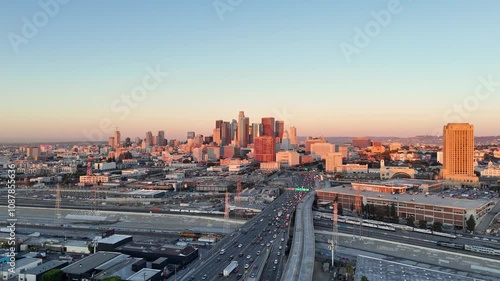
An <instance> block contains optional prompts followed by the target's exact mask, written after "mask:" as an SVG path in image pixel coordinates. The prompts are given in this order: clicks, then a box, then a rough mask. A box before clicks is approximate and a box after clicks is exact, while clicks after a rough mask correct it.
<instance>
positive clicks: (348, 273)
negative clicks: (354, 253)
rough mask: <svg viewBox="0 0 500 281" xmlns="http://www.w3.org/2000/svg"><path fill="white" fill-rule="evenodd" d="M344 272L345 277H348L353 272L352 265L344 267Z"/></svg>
mask: <svg viewBox="0 0 500 281" xmlns="http://www.w3.org/2000/svg"><path fill="white" fill-rule="evenodd" d="M345 272H346V274H347V278H348V279H349V277H351V276H352V275H353V274H354V269H353V268H352V266H350V265H348V266H346V267H345Z"/></svg>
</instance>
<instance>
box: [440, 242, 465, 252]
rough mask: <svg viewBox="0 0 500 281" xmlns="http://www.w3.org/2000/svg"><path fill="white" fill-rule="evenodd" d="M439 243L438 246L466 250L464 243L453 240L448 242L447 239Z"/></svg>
mask: <svg viewBox="0 0 500 281" xmlns="http://www.w3.org/2000/svg"><path fill="white" fill-rule="evenodd" d="M437 245H438V246H442V247H448V248H454V249H460V250H464V249H465V246H464V245H462V244H457V243H452V242H446V241H438V242H437Z"/></svg>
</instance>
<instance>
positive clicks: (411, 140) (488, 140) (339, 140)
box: [298, 136, 500, 145]
mask: <svg viewBox="0 0 500 281" xmlns="http://www.w3.org/2000/svg"><path fill="white" fill-rule="evenodd" d="M353 138H356V137H325V139H326V140H327V141H328V142H330V143H334V144H339V145H340V144H349V143H351V142H352V139H353ZM368 138H370V139H371V140H372V141H380V142H382V143H391V142H399V143H401V144H403V145H416V144H431V145H441V144H443V137H441V136H415V137H407V138H401V137H370V136H368ZM306 139H307V137H298V140H299V142H305V141H306ZM474 139H475V143H476V145H484V144H500V136H478V137H475V138H474Z"/></svg>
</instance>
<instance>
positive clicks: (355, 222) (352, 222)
mask: <svg viewBox="0 0 500 281" xmlns="http://www.w3.org/2000/svg"><path fill="white" fill-rule="evenodd" d="M345 222H346V223H348V224H354V225H360V224H361V223H360V222H359V221H353V220H346V221H345Z"/></svg>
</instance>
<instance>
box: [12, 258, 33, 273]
mask: <svg viewBox="0 0 500 281" xmlns="http://www.w3.org/2000/svg"><path fill="white" fill-rule="evenodd" d="M37 261H42V259H37V258H22V259H18V260H16V268H18V267H23V266H25V265H28V264H30V263H33V262H37ZM4 270H5V271H7V267H5V268H4Z"/></svg>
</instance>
